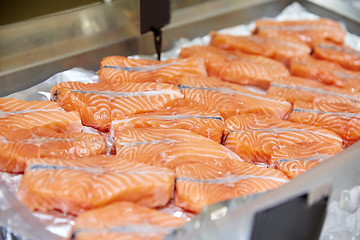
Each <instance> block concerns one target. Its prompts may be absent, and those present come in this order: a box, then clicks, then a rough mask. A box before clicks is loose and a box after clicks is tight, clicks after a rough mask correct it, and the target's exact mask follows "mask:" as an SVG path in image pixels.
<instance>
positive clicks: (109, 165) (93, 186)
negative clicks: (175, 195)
mask: <svg viewBox="0 0 360 240" xmlns="http://www.w3.org/2000/svg"><path fill="white" fill-rule="evenodd" d="M174 181H175V176H174V173H173V172H172V171H170V170H169V169H166V168H160V167H153V166H148V165H145V164H141V163H134V162H129V161H126V160H123V159H121V158H120V157H118V156H114V155H113V156H106V155H102V156H93V157H88V158H77V159H71V160H66V159H59V158H40V159H30V160H29V161H28V166H27V168H26V171H25V174H24V176H23V178H22V180H21V182H20V186H19V189H18V192H17V196H18V197H19V199H20V200H21V201H22V202H23V203H24V204H25V205H26V206H27V207H29V208H30V209H31V210H38V211H45V212H47V211H51V210H60V211H62V212H64V213H68V214H73V215H77V214H79V213H81V212H83V211H85V210H89V209H93V208H96V207H101V206H104V205H106V204H109V203H113V202H116V201H131V202H135V203H138V204H140V205H143V206H148V207H159V206H164V205H165V204H166V203H167V202H168V201H169V200H170V197H171V195H172V191H173V187H174Z"/></svg>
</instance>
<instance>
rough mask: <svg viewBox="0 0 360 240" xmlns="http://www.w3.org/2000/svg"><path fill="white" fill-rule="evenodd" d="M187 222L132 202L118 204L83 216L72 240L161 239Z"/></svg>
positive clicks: (88, 212)
mask: <svg viewBox="0 0 360 240" xmlns="http://www.w3.org/2000/svg"><path fill="white" fill-rule="evenodd" d="M185 223H186V220H185V219H183V218H178V217H174V216H172V215H170V214H167V213H163V212H160V211H157V210H154V209H151V208H146V207H142V206H139V205H137V204H135V203H132V202H116V203H112V204H109V205H107V206H105V207H101V208H97V209H94V210H90V211H86V212H84V213H81V214H80V215H79V216H78V218H77V219H76V221H75V226H74V227H73V229H72V235H71V239H73V240H82V239H86V240H91V239H94V240H101V239H104V240H105V239H107V240H108V239H112V240H115V239H132V240H134V239H152V240H155V239H158V240H160V239H162V238H163V237H164V236H165V235H166V234H169V233H171V232H172V231H174V230H175V229H176V228H178V227H180V226H181V225H183V224H185Z"/></svg>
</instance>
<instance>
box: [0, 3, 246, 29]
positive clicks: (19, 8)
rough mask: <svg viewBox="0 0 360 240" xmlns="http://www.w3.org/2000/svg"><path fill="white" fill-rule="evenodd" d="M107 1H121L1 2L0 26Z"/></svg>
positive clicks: (181, 5)
mask: <svg viewBox="0 0 360 240" xmlns="http://www.w3.org/2000/svg"><path fill="white" fill-rule="evenodd" d="M107 1H121V0H103V1H101V0H62V1H51V0H50V1H49V0H1V1H0V26H2V25H6V24H11V23H15V22H19V21H24V20H27V19H31V18H37V17H41V16H46V15H51V14H57V13H61V12H67V11H73V10H76V9H79V8H84V7H88V6H91V5H96V4H100V3H102V2H107ZM133 1H138V0H133ZM149 1H151V0H149ZM206 1H209V0H171V5H172V8H175V9H178V8H183V7H186V6H188V5H191V4H193V3H201V2H206ZM240 1H241V0H240Z"/></svg>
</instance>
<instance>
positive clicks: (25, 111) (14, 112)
mask: <svg viewBox="0 0 360 240" xmlns="http://www.w3.org/2000/svg"><path fill="white" fill-rule="evenodd" d="M36 112H61V113H64V112H65V111H64V110H62V109H29V110H22V111H8V112H7V111H0V118H1V117H6V116H7V115H14V114H23V113H36Z"/></svg>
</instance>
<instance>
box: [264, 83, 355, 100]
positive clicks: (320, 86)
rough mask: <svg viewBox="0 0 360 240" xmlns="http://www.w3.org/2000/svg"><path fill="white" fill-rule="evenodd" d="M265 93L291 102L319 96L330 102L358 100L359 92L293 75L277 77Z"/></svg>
mask: <svg viewBox="0 0 360 240" xmlns="http://www.w3.org/2000/svg"><path fill="white" fill-rule="evenodd" d="M267 94H268V95H270V96H278V97H282V98H284V99H286V100H287V101H289V102H291V103H294V102H295V101H297V100H301V101H305V102H313V101H314V99H315V98H319V97H322V99H324V100H327V101H331V102H349V103H351V102H360V94H359V93H353V92H351V91H350V90H347V89H341V88H337V87H334V86H330V85H326V84H324V83H321V82H318V81H314V80H312V79H307V78H300V77H294V76H291V77H286V78H278V79H277V80H276V81H275V82H273V83H271V86H270V88H269V89H268V91H267Z"/></svg>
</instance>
